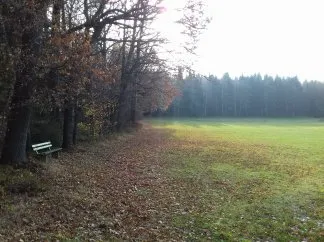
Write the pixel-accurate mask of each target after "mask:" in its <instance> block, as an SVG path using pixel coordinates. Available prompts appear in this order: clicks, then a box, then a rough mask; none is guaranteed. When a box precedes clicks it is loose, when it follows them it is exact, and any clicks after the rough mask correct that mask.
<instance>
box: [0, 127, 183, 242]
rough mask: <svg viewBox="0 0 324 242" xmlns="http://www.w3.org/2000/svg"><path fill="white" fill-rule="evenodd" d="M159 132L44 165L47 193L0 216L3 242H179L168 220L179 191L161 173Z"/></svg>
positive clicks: (163, 138) (17, 202)
mask: <svg viewBox="0 0 324 242" xmlns="http://www.w3.org/2000/svg"><path fill="white" fill-rule="evenodd" d="M168 145H170V143H169V142H168V138H167V135H166V134H165V133H164V131H161V130H156V129H152V128H151V127H150V126H149V125H147V124H145V125H144V127H143V128H142V129H141V130H139V131H138V132H136V133H133V134H127V135H122V136H119V137H117V138H116V139H112V140H108V141H105V142H100V143H96V144H93V145H86V146H85V145H83V146H80V147H78V148H77V149H76V150H75V151H74V152H73V153H64V154H62V155H61V157H60V159H59V161H56V160H53V162H52V163H51V164H48V172H47V173H46V174H44V176H45V177H46V179H47V180H48V183H49V184H48V187H47V189H46V191H45V192H43V193H40V194H38V195H37V196H35V197H22V196H16V197H15V198H14V201H13V205H10V206H9V207H8V208H7V209H6V210H5V211H3V212H2V213H3V214H1V221H0V240H1V241H6V240H7V241H19V240H20V241H32V240H36V241H39V240H42V241H44V240H49V241H51V240H54V241H55V240H59V241H61V240H64V239H72V238H74V239H76V241H78V240H77V239H79V240H80V241H84V240H87V241H106V240H110V239H114V238H115V239H121V240H146V241H152V240H154V241H156V240H167V241H172V240H174V241H179V240H182V238H183V234H182V232H181V231H178V230H177V229H175V228H173V226H172V222H171V216H170V214H172V213H173V212H177V211H179V208H178V206H179V203H178V202H177V198H176V197H177V191H176V189H175V190H174V189H173V184H172V181H170V180H168V178H166V176H165V175H164V174H163V172H164V169H163V166H164V165H165V162H164V161H163V159H162V152H163V151H164V150H165V149H166V148H167V146H168Z"/></svg>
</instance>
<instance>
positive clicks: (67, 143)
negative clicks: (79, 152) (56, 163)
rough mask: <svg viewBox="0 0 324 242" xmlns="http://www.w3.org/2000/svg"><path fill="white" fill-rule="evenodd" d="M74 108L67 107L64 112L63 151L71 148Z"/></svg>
mask: <svg viewBox="0 0 324 242" xmlns="http://www.w3.org/2000/svg"><path fill="white" fill-rule="evenodd" d="M74 117H75V113H74V108H73V107H68V108H66V109H65V110H64V124H63V143H62V148H63V149H66V150H67V149H71V148H72V147H73V130H74Z"/></svg>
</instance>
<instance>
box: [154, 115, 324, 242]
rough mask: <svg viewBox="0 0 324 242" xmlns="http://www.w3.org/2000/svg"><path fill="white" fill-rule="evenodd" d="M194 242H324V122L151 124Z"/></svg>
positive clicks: (182, 226)
mask: <svg viewBox="0 0 324 242" xmlns="http://www.w3.org/2000/svg"><path fill="white" fill-rule="evenodd" d="M149 122H150V123H151V124H152V126H153V127H154V128H156V129H163V130H166V131H167V132H168V133H169V134H170V144H171V145H170V148H169V149H166V150H164V151H163V152H162V156H163V157H164V160H166V163H167V166H166V167H167V168H166V170H165V175H166V176H168V177H170V179H172V180H173V182H174V184H175V187H177V193H176V195H177V197H179V198H180V201H181V202H180V205H181V206H182V207H183V210H182V212H179V213H177V214H173V215H172V225H173V226H174V227H176V228H178V229H179V230H182V231H187V232H186V233H187V238H188V239H189V240H190V239H192V240H214V241H221V240H223V241H257V240H261V241H323V236H324V210H323V207H324V167H323V166H324V149H323V148H324V121H323V120H320V119H153V120H150V121H149Z"/></svg>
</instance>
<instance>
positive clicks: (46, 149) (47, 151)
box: [32, 141, 62, 161]
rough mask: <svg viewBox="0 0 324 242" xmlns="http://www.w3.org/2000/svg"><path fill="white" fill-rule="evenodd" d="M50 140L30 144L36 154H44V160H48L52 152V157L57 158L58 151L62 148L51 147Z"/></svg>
mask: <svg viewBox="0 0 324 242" xmlns="http://www.w3.org/2000/svg"><path fill="white" fill-rule="evenodd" d="M52 146H53V145H52V143H51V141H48V142H44V143H40V144H34V145H32V148H33V151H35V152H36V154H37V155H42V156H45V161H49V160H50V158H51V156H52V154H53V157H54V158H56V159H57V158H58V155H59V151H60V150H62V148H54V149H53V148H52Z"/></svg>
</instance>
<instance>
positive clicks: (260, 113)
mask: <svg viewBox="0 0 324 242" xmlns="http://www.w3.org/2000/svg"><path fill="white" fill-rule="evenodd" d="M177 86H178V88H179V93H180V95H179V96H178V97H177V98H176V99H175V100H174V101H173V103H172V104H171V106H170V107H169V108H168V110H167V111H166V112H165V113H164V114H165V115H167V116H175V117H214V116H224V117H298V116H309V117H321V116H324V83H321V82H318V81H305V82H303V83H301V82H300V81H299V80H298V78H297V77H287V78H282V77H278V76H276V77H271V76H268V75H266V76H264V77H262V76H261V75H260V74H255V75H252V76H241V77H239V78H235V79H232V78H231V77H230V76H229V74H225V75H224V76H223V77H222V78H221V79H219V78H217V77H215V76H209V77H204V76H201V75H189V76H188V77H187V78H185V79H184V80H180V81H179V80H177Z"/></svg>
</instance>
